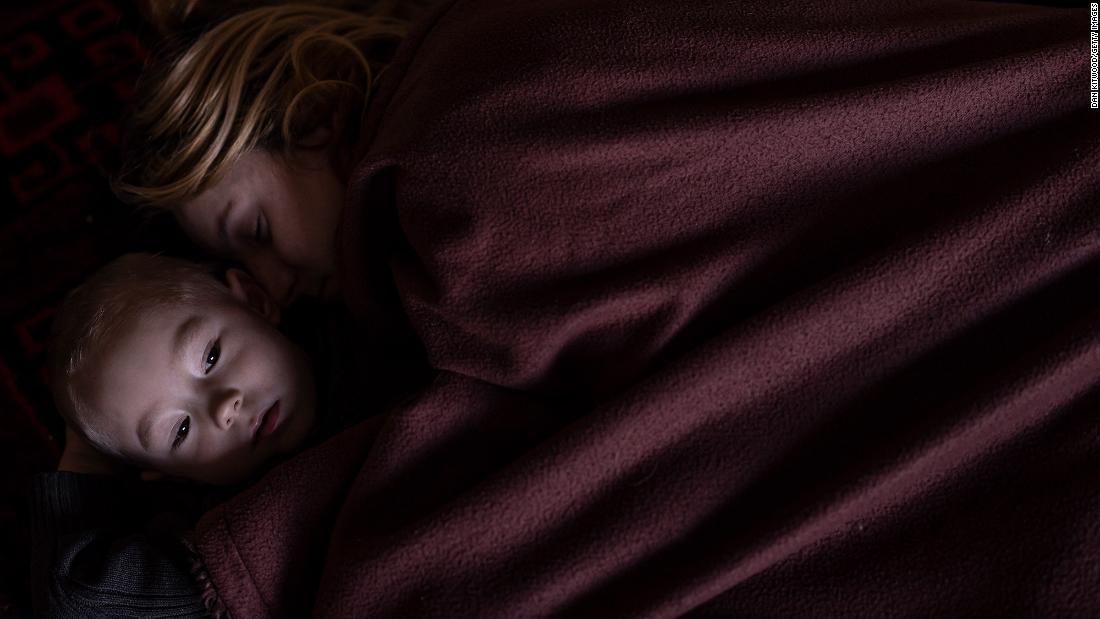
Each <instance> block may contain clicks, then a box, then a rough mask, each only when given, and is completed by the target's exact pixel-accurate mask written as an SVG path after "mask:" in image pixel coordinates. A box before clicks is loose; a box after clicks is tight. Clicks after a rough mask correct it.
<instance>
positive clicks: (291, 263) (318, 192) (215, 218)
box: [175, 149, 345, 307]
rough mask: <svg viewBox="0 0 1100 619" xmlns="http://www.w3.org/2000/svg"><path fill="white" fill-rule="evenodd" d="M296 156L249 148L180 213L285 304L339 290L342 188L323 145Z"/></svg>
mask: <svg viewBox="0 0 1100 619" xmlns="http://www.w3.org/2000/svg"><path fill="white" fill-rule="evenodd" d="M294 161H295V164H294V165H293V166H291V165H290V164H288V163H287V162H286V161H284V159H283V158H281V157H278V156H276V155H273V154H271V153H268V152H267V151H264V150H260V149H255V150H252V151H250V152H248V153H247V154H245V155H244V156H243V157H241V159H239V160H238V161H237V162H236V163H234V164H233V165H232V166H231V167H230V168H229V170H228V172H227V173H226V175H225V176H224V177H223V178H222V179H221V180H220V181H218V182H217V183H216V184H214V185H212V186H211V187H209V188H208V189H207V190H206V191H204V192H203V193H201V194H199V195H198V196H196V197H195V198H194V199H192V200H191V201H189V202H187V203H186V204H184V205H183V206H181V207H180V208H178V209H177V210H176V213H175V214H176V218H177V220H179V222H180V224H181V226H182V227H183V229H184V230H185V231H186V232H187V234H188V235H189V236H190V237H191V238H193V239H194V240H195V241H197V242H198V243H199V244H201V245H203V246H205V247H206V248H207V249H208V250H209V251H211V252H213V253H214V254H215V255H218V256H222V257H225V258H230V259H233V260H236V261H238V262H240V263H241V264H243V265H244V266H245V267H246V268H247V269H248V271H249V272H250V273H251V274H252V275H253V276H254V277H255V278H256V279H257V280H258V281H259V282H260V284H261V285H262V286H263V287H264V289H266V290H267V291H268V293H269V294H270V295H271V296H272V298H273V299H275V301H276V302H277V303H279V304H280V305H282V306H284V307H285V306H287V305H289V304H290V303H291V302H293V301H294V299H295V298H297V297H299V296H312V297H320V298H332V297H334V296H335V294H336V292H337V289H338V285H337V283H336V278H335V277H334V275H335V271H336V258H335V256H336V250H335V244H336V238H335V237H336V228H337V225H338V223H339V218H340V211H341V209H342V207H343V202H344V191H345V185H344V183H343V182H341V181H340V180H339V178H338V177H337V175H336V173H335V172H334V171H333V169H332V165H331V163H330V161H329V159H328V154H327V152H326V151H323V150H317V151H301V152H299V153H297V154H296V156H295V160H294Z"/></svg>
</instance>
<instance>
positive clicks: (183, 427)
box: [172, 417, 191, 449]
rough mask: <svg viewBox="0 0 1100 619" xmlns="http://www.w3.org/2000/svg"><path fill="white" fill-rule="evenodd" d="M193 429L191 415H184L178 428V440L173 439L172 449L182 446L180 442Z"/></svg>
mask: <svg viewBox="0 0 1100 619" xmlns="http://www.w3.org/2000/svg"><path fill="white" fill-rule="evenodd" d="M190 431H191V417H184V418H183V421H182V422H181V423H180V426H179V429H177V430H176V440H174V441H172V449H175V448H177V447H179V446H180V443H182V442H183V440H184V439H186V438H187V433H188V432H190Z"/></svg>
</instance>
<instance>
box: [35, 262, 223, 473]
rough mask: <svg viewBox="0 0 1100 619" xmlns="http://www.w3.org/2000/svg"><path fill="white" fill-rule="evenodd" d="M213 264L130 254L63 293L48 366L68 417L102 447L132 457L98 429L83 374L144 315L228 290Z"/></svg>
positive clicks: (57, 401)
mask: <svg viewBox="0 0 1100 619" xmlns="http://www.w3.org/2000/svg"><path fill="white" fill-rule="evenodd" d="M227 294H229V292H228V287H227V286H226V285H225V284H224V283H222V281H221V280H220V278H219V275H218V271H217V270H216V268H215V266H214V265H209V264H200V263H195V262H189V261H186V260H179V259H176V258H169V257H166V256H154V255H151V254H127V255H124V256H122V257H120V258H117V259H115V260H114V261H112V262H110V263H108V264H107V265H106V266H104V267H103V268H101V269H100V270H98V271H96V272H95V273H94V274H93V275H92V276H91V277H90V278H89V279H88V280H87V281H85V282H84V283H83V284H81V285H80V286H78V287H76V288H75V289H73V290H72V292H70V293H69V294H68V296H66V297H65V300H64V301H63V302H62V304H61V307H60V308H59V309H58V312H57V315H56V316H55V317H54V321H53V328H52V334H51V338H50V350H49V360H48V371H49V373H50V388H51V391H52V392H53V398H54V403H55V405H56V406H57V409H58V412H60V413H61V416H62V417H63V418H64V419H65V422H66V423H67V424H68V425H69V426H70V427H71V428H72V429H73V430H74V431H75V432H76V433H77V434H79V435H80V436H81V437H83V438H84V439H86V440H87V441H88V442H90V443H91V444H92V445H94V446H95V447H96V448H97V449H99V450H100V451H102V452H104V453H106V454H108V455H111V456H114V457H116V458H119V459H121V460H124V461H128V460H127V459H126V458H125V457H124V456H123V454H121V453H120V452H119V450H118V448H117V447H116V444H115V442H114V441H112V440H111V439H110V437H108V436H105V435H103V434H102V433H101V432H99V431H97V430H96V423H95V419H94V418H95V416H96V415H99V414H102V411H94V410H92V409H91V408H90V407H89V406H88V405H87V403H86V398H85V396H84V391H85V390H84V389H82V386H81V382H82V381H81V379H82V378H87V377H88V375H89V371H90V370H92V369H94V367H95V366H96V364H97V361H98V358H99V357H98V355H99V354H101V353H102V352H103V351H104V350H105V349H106V348H107V346H108V345H109V344H110V342H112V341H113V340H114V339H115V338H116V337H117V336H119V335H120V334H121V333H122V332H123V330H124V329H125V328H126V327H127V325H130V324H132V323H133V321H135V320H138V319H140V318H141V317H142V316H143V315H145V314H146V313H148V312H150V311H155V310H156V309H158V308H161V307H165V306H168V305H175V304H181V303H184V304H194V303H197V302H200V301H210V300H213V299H217V298H219V297H218V295H227Z"/></svg>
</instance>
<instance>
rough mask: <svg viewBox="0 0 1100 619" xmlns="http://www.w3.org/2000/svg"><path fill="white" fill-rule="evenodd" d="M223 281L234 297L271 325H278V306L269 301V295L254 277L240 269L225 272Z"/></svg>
mask: <svg viewBox="0 0 1100 619" xmlns="http://www.w3.org/2000/svg"><path fill="white" fill-rule="evenodd" d="M225 281H226V283H228V284H229V292H230V293H232V295H233V296H234V297H237V299H238V300H240V301H241V302H242V303H244V304H245V305H247V306H248V307H251V308H252V309H254V310H256V312H257V313H259V314H260V315H261V316H263V317H264V318H265V319H266V320H267V321H268V322H270V323H271V324H273V325H277V324H279V317H280V313H279V304H278V303H275V302H274V301H272V300H271V295H269V294H267V291H266V290H264V288H263V286H261V285H260V284H259V282H257V281H256V279H255V278H254V277H252V276H251V275H249V274H248V273H246V272H245V271H242V270H240V269H229V270H227V271H226V272H225Z"/></svg>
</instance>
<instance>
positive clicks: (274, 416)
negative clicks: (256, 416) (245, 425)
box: [252, 400, 280, 445]
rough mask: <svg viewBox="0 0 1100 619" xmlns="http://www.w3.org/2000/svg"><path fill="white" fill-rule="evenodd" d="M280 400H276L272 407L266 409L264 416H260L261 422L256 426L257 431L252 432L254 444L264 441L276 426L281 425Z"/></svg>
mask: <svg viewBox="0 0 1100 619" xmlns="http://www.w3.org/2000/svg"><path fill="white" fill-rule="evenodd" d="M279 409H280V407H279V400H276V401H275V403H274V404H272V405H271V408H269V409H267V410H266V411H264V414H263V417H261V418H260V423H259V424H258V425H257V426H256V430H255V432H253V434H252V444H253V445H256V444H257V443H259V442H260V441H262V440H263V439H264V438H265V437H267V436H270V435H271V433H272V432H274V431H275V428H277V427H279V420H280V415H279Z"/></svg>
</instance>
